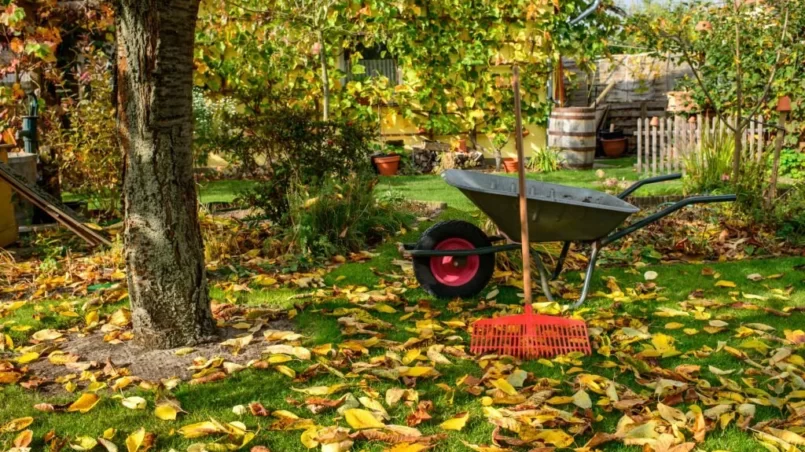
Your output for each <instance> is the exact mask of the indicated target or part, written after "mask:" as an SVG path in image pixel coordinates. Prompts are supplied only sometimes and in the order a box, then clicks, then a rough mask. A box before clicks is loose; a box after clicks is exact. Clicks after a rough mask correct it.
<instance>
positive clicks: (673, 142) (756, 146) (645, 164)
mask: <svg viewBox="0 0 805 452" xmlns="http://www.w3.org/2000/svg"><path fill="white" fill-rule="evenodd" d="M763 122H764V121H763V120H762V118H760V117H755V118H753V119H752V121H750V122H749V126H747V128H746V130H745V132H744V141H743V151H744V156H750V157H751V158H754V159H760V157H761V155H762V154H763V151H764V149H765V147H766V142H767V141H766V137H765V136H766V134H767V133H768V132H769V131H768V130H764V128H763ZM715 133H719V134H724V133H731V131H730V130H729V129H728V128H727V127H726V125H725V124H724V123H723V122H721V121H719V120H717V119H714V118H711V117H708V116H703V115H699V116H691V117H690V118H687V119H686V118H683V117H681V116H673V117H666V118H660V117H655V118H652V119H649V118H641V119H638V120H637V131H636V132H635V136H636V137H637V164H636V165H635V166H636V169H637V172H638V173H639V174H643V175H657V174H666V173H675V172H684V166H685V165H684V158H685V156H687V155H689V154H690V153H691V152H699V151H700V149H701V141H702V136H703V134H715Z"/></svg>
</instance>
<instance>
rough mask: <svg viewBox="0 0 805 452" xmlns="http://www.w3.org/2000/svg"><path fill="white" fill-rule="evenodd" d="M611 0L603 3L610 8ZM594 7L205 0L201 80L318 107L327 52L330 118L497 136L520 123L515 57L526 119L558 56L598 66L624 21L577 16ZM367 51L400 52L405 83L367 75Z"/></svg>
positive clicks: (508, 1) (579, 1)
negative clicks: (573, 20) (581, 20)
mask: <svg viewBox="0 0 805 452" xmlns="http://www.w3.org/2000/svg"><path fill="white" fill-rule="evenodd" d="M610 5H611V2H609V1H606V0H605V1H604V4H603V6H602V8H601V10H605V9H607V8H608V7H609V6H610ZM586 6H587V2H585V1H583V0H571V1H567V2H561V6H560V7H559V6H557V7H555V6H554V5H552V4H548V3H544V2H536V1H532V0H493V1H485V2H458V3H456V2H454V1H452V0H437V1H432V2H420V1H405V2H397V3H394V2H386V1H379V0H370V1H367V2H362V3H353V2H337V1H332V0H328V1H324V2H311V1H309V0H299V1H288V0H243V1H240V2H237V3H235V2H212V1H208V2H204V3H203V8H202V13H201V19H200V25H199V30H198V33H197V51H196V61H197V67H198V70H197V73H196V84H197V86H199V87H203V88H204V89H205V90H207V91H208V92H209V94H210V95H217V94H222V95H227V96H233V97H235V98H236V99H237V100H238V102H239V105H240V106H241V108H245V109H247V110H250V111H255V112H256V111H259V110H260V109H264V108H266V106H268V105H270V104H271V103H276V102H279V103H283V104H287V105H290V106H294V107H302V108H306V109H316V110H317V111H321V110H322V104H323V96H324V94H323V93H324V77H323V76H322V75H321V67H320V64H321V57H322V55H323V57H324V60H325V62H326V68H327V70H328V73H329V79H328V81H329V98H330V105H331V107H330V108H331V116H332V117H335V118H345V119H351V120H355V121H365V122H373V123H375V124H376V123H377V121H378V120H381V121H383V123H384V125H391V124H393V123H394V122H395V121H396V120H397V118H398V116H402V117H404V118H406V119H408V120H410V121H412V122H413V123H414V124H415V125H417V126H418V127H420V128H422V129H424V130H426V131H428V132H431V133H434V134H452V133H457V132H461V131H468V130H475V131H478V132H480V133H485V134H487V135H490V136H492V137H493V138H494V137H496V136H497V135H500V134H507V133H510V132H511V130H513V103H512V102H513V101H512V94H511V78H510V68H511V65H512V64H514V63H517V64H519V65H520V66H521V67H522V74H523V75H522V80H521V85H522V94H523V114H524V120H525V121H526V122H527V123H534V124H544V123H545V121H546V120H547V117H548V113H549V111H550V103H549V102H548V101H547V100H546V99H545V95H544V92H545V85H546V81H547V79H548V77H549V76H550V74H551V68H552V64H553V63H555V62H556V61H557V59H558V58H559V55H562V56H563V57H574V58H576V60H577V62H578V64H579V65H580V66H582V67H585V68H589V67H590V66H591V65H592V62H593V60H594V58H595V57H596V56H598V55H600V54H601V53H602V52H605V50H606V40H607V35H608V34H610V33H611V31H612V30H613V29H614V26H615V25H616V24H617V22H618V18H617V17H616V16H614V15H611V14H604V13H599V14H593V15H592V16H591V17H589V18H588V19H587V20H586V21H585V22H584V23H581V24H577V25H574V26H570V25H568V24H567V20H568V19H570V18H571V17H575V16H577V15H578V14H579V13H580V12H581V10H583V9H584V8H585V7H586ZM369 49H372V51H373V52H374V51H375V50H378V49H380V50H379V52H374V53H379V55H380V57H381V58H386V59H393V60H394V61H395V64H396V67H397V68H398V69H399V72H401V74H402V77H401V81H400V82H401V83H400V84H397V80H393V81H390V80H388V79H387V78H386V77H384V76H377V75H373V76H369V77H367V76H366V73H365V72H366V66H365V65H364V64H362V60H363V58H364V55H363V54H364V53H366V54H367V55H368V53H369ZM342 52H344V57H343V58H339V54H341V53H342ZM350 68H351V69H350ZM348 69H349V70H348ZM392 103H393V104H395V105H396V106H397V108H388V109H385V111H383V112H382V115H383V116H382V118H379V117H378V109H377V107H378V106H379V105H388V104H392Z"/></svg>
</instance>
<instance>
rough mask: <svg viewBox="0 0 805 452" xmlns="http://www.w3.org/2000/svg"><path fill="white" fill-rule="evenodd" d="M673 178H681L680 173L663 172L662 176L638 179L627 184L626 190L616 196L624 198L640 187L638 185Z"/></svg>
mask: <svg viewBox="0 0 805 452" xmlns="http://www.w3.org/2000/svg"><path fill="white" fill-rule="evenodd" d="M675 179H682V174H681V173H673V174H664V175H662V176H654V177H649V178H648V179H643V180H639V181H637V182H635V183H634V184H632V185H631V186H629V188H627V189H626V190H624V191H623V192H621V193H620V194H619V195H618V198H620V199H626V197H627V196H629V195H631V194H632V193H634V191H635V190H637V189H638V188H640V187H642V186H644V185H648V184H656V183H658V182H665V181H669V180H675Z"/></svg>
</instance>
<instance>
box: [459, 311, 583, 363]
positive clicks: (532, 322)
mask: <svg viewBox="0 0 805 452" xmlns="http://www.w3.org/2000/svg"><path fill="white" fill-rule="evenodd" d="M528 311H529V310H528V309H527V310H526V313H525V314H519V315H510V316H503V317H498V318H494V319H482V320H478V321H476V322H475V323H474V324H473V325H472V337H471V338H470V351H471V352H472V353H475V354H489V353H496V354H501V355H511V356H515V357H518V358H542V357H551V356H556V355H564V354H567V353H570V352H582V353H584V354H586V355H589V354H590V353H591V348H590V338H589V336H588V334H587V325H586V324H585V323H584V322H583V321H582V320H575V319H566V318H562V317H554V316H550V315H538V314H532V313H530V312H528Z"/></svg>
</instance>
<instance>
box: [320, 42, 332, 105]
mask: <svg viewBox="0 0 805 452" xmlns="http://www.w3.org/2000/svg"><path fill="white" fill-rule="evenodd" d="M319 45H320V46H321V47H320V49H319V62H320V63H321V95H322V111H323V112H324V114H323V119H324V120H325V121H328V120H329V119H330V76H329V75H328V74H327V47H326V46H325V45H324V32H323V31H322V30H319Z"/></svg>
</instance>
